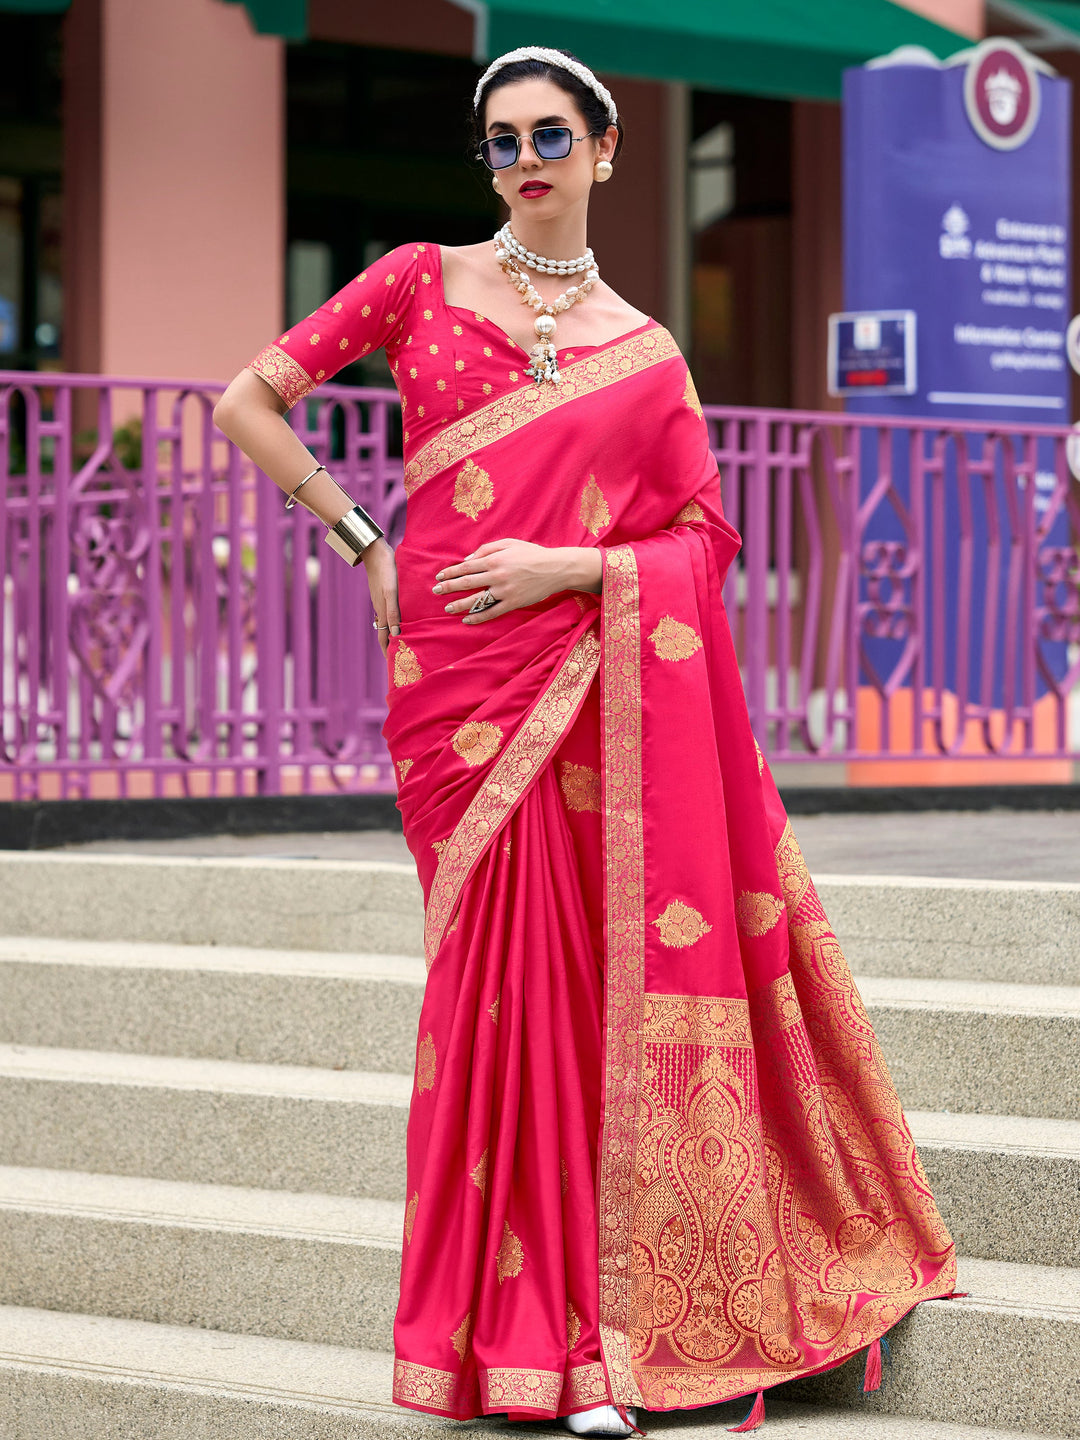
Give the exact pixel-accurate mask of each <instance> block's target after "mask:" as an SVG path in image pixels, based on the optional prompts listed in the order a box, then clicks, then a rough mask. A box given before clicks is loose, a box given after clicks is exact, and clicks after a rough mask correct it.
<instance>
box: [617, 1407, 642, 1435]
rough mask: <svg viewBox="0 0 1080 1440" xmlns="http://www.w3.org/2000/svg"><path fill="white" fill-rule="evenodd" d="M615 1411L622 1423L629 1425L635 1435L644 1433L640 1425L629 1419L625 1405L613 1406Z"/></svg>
mask: <svg viewBox="0 0 1080 1440" xmlns="http://www.w3.org/2000/svg"><path fill="white" fill-rule="evenodd" d="M615 1413H616V1415H618V1417H619V1419H620V1420H621V1421H622V1423H623V1424H624V1425H629V1426H630V1429H631V1430H632V1431H633V1432H634V1434H635V1435H644V1434H645V1431H644V1430H642V1428H641V1426H640V1425H635V1424H634V1422H633V1421H632V1420H631V1419H630V1416H629V1415H628V1414H627V1412H626V1406H625V1405H616V1406H615Z"/></svg>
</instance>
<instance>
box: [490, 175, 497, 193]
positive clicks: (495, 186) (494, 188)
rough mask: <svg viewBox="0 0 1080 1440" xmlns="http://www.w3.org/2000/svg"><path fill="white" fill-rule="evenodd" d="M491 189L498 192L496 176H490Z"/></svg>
mask: <svg viewBox="0 0 1080 1440" xmlns="http://www.w3.org/2000/svg"><path fill="white" fill-rule="evenodd" d="M491 188H492V190H498V188H499V177H498V176H497V175H492V177H491Z"/></svg>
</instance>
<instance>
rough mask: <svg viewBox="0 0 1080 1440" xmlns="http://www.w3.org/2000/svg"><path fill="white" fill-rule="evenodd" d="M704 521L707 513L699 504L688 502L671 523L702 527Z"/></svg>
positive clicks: (694, 501)
mask: <svg viewBox="0 0 1080 1440" xmlns="http://www.w3.org/2000/svg"><path fill="white" fill-rule="evenodd" d="M704 519H705V511H704V510H703V509H702V508H701V506H700V505H699V504H698V502H697V501H696V500H688V501H687V502H686V504H685V505H684V506H683V507H682V509H681V510H680V511H679V513H678V514H677V515H676V516H675V519H674V520H673V521H672V522H671V523H672V524H673V525H700V524H702V523H703V521H704Z"/></svg>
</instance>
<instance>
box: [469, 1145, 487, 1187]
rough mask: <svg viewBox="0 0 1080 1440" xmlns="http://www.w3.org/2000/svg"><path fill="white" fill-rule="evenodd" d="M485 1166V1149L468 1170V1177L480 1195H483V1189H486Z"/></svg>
mask: <svg viewBox="0 0 1080 1440" xmlns="http://www.w3.org/2000/svg"><path fill="white" fill-rule="evenodd" d="M487 1167H488V1152H487V1151H486V1150H485V1151H484V1153H483V1154H482V1155H481V1156H480V1159H479V1160H478V1161H477V1162H476V1164H475V1165H474V1166H473V1168H472V1169H471V1170H470V1171H469V1179H470V1180H471V1181H472V1183H473V1184H474V1185H475V1186H476V1188H477V1189H478V1190H479V1191H480V1194H481V1195H483V1194H484V1191H485V1190H486V1189H487Z"/></svg>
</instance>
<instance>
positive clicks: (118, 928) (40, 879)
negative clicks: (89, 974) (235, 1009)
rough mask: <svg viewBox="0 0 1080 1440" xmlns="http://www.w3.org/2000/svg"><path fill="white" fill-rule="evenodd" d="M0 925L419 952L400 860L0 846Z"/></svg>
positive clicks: (412, 881) (415, 889) (15, 931)
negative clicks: (0, 900)
mask: <svg viewBox="0 0 1080 1440" xmlns="http://www.w3.org/2000/svg"><path fill="white" fill-rule="evenodd" d="M0 894H2V895H3V896H4V911H5V914H4V922H3V928H4V930H5V932H6V933H7V934H8V935H58V936H62V937H65V938H69V939H73V940H113V939H115V938H117V937H121V938H122V939H124V940H150V941H161V942H165V943H167V944H179V945H244V946H250V947H252V948H255V949H259V948H262V947H266V948H268V949H289V950H331V951H338V952H343V953H360V952H364V953H367V954H388V955H422V954H423V953H424V943H423V901H422V896H421V892H420V883H419V881H418V880H417V878H416V871H415V869H414V868H413V866H412V865H399V864H395V863H393V862H391V861H375V860H370V861H359V860H358V861H336V860H303V861H296V860H273V859H266V858H262V859H246V858H243V857H239V856H238V857H235V858H234V857H221V858H218V857H215V858H213V859H206V858H201V857H197V856H172V855H169V856H164V855H152V856H151V855H147V856H143V855H138V856H135V855H97V854H94V855H79V854H70V853H51V854H44V853H42V852H39V851H18V850H4V851H0Z"/></svg>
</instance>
